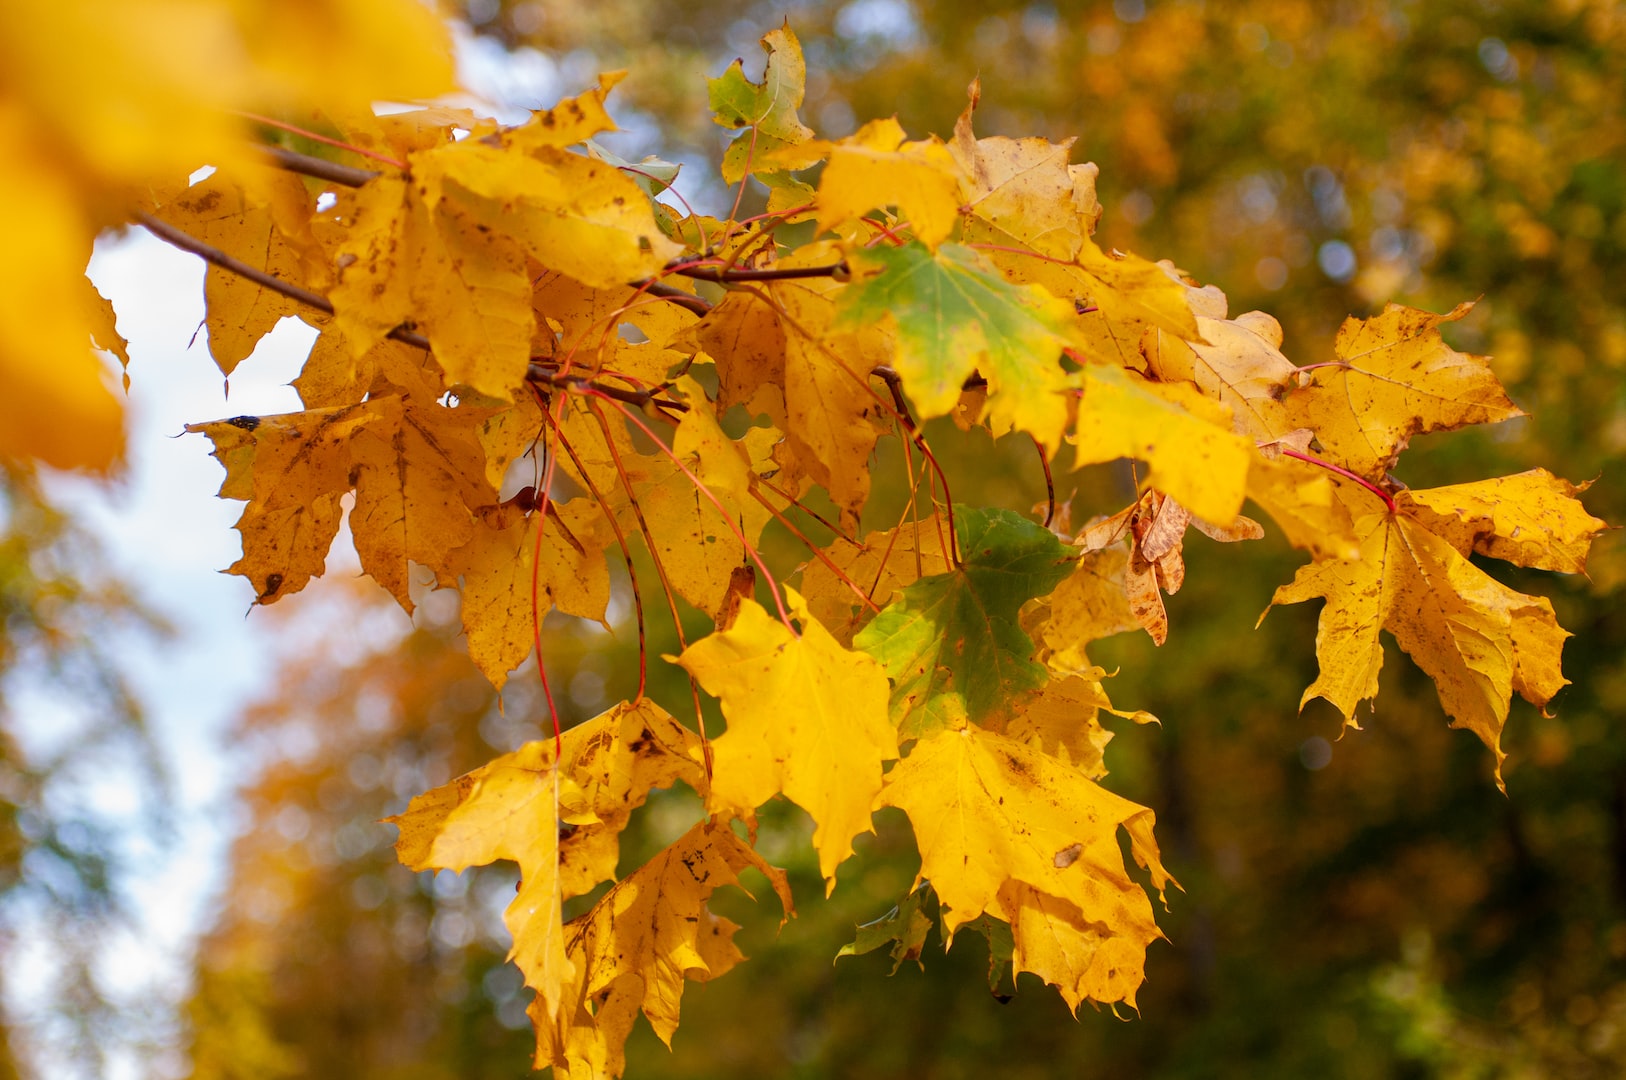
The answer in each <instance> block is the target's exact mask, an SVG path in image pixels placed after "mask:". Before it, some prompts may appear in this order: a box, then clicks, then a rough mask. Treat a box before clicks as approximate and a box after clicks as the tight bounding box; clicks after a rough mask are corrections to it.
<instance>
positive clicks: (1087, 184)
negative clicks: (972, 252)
mask: <svg viewBox="0 0 1626 1080" xmlns="http://www.w3.org/2000/svg"><path fill="white" fill-rule="evenodd" d="M970 97H971V100H970V102H969V103H968V104H967V105H966V108H965V111H964V112H963V113H961V114H960V118H959V119H958V120H956V121H955V123H954V141H953V142H951V143H949V144H948V149H949V152H950V153H951V154H952V155H953V156H954V160H955V162H956V163H958V165H959V166H960V169H961V171H962V173H963V174H964V175H963V178H962V180H963V188H964V196H965V198H964V202H965V210H966V211H967V212H968V220H966V221H965V223H964V233H963V237H964V239H965V241H966V242H967V243H971V242H973V241H992V242H994V243H997V244H1001V245H1007V246H1010V245H1015V246H1019V247H1026V248H1030V249H1031V250H1033V251H1035V252H1038V253H1039V254H1041V255H1046V256H1050V257H1052V258H1060V259H1071V258H1072V257H1073V256H1074V255H1076V254H1077V253H1078V250H1079V247H1080V245H1081V244H1082V242H1083V240H1084V238H1085V237H1087V236H1089V235H1090V233H1091V232H1092V231H1093V230H1094V228H1095V219H1096V217H1097V216H1098V215H1099V213H1100V209H1101V207H1100V204H1099V203H1098V202H1096V200H1095V172H1096V170H1095V166H1093V165H1069V164H1068V163H1067V158H1068V155H1069V153H1070V152H1071V150H1072V146H1073V142H1074V140H1073V139H1064V140H1062V141H1061V142H1059V143H1053V142H1050V141H1049V140H1047V139H1037V138H1027V139H1009V138H1005V137H1003V136H995V137H993V138H986V139H978V138H977V137H976V135H975V133H974V132H973V131H972V127H971V118H972V114H973V113H975V111H976V108H977V104H978V102H979V101H980V100H981V97H982V87H981V84H980V82H973V83H972V84H971V87H970Z"/></svg>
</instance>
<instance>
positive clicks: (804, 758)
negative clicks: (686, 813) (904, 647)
mask: <svg viewBox="0 0 1626 1080" xmlns="http://www.w3.org/2000/svg"><path fill="white" fill-rule="evenodd" d="M786 592H787V598H788V603H787V607H788V608H789V609H790V612H791V615H792V617H793V618H795V619H796V620H797V621H798V622H799V623H800V624H801V628H802V633H801V636H800V637H797V636H795V635H794V634H792V633H791V632H790V630H789V629H788V628H786V627H785V626H784V625H783V624H782V623H780V622H779V621H778V620H777V619H775V618H773V617H772V616H770V615H769V614H768V613H767V612H766V611H764V610H763V609H762V607H761V606H760V605H759V604H757V603H756V602H755V601H752V600H747V601H745V602H744V603H742V604H741V606H740V612H739V617H738V619H737V620H736V621H735V623H734V625H733V627H732V628H730V629H728V630H723V631H719V632H717V633H714V634H712V635H710V636H709V637H706V638H702V639H701V640H700V641H697V642H695V643H694V644H693V645H690V646H689V647H688V648H687V649H685V650H684V652H683V655H682V656H680V657H677V658H676V659H677V662H678V663H680V664H682V665H683V667H684V668H686V669H687V670H688V671H689V673H690V674H691V675H693V676H694V677H695V678H696V679H697V680H698V681H699V683H700V685H701V686H702V687H704V688H705V690H706V692H707V693H708V694H711V695H713V696H714V697H716V698H718V699H719V700H720V701H721V702H722V706H723V716H724V717H726V718H727V720H728V731H727V732H725V733H724V734H722V735H721V736H719V737H718V738H717V739H715V740H714V741H713V742H712V752H713V757H714V761H715V768H714V772H713V775H712V788H711V803H710V805H711V808H712V810H713V811H729V812H736V813H740V814H750V813H752V812H753V811H755V810H756V808H757V807H758V806H761V805H762V804H763V803H765V802H767V801H768V800H769V799H771V798H773V797H774V796H775V795H777V794H779V793H781V792H783V793H784V794H785V796H786V797H787V798H789V799H791V800H792V801H793V802H795V803H796V804H797V805H798V806H800V807H802V809H804V810H806V811H807V812H808V813H809V814H810V815H811V816H812V818H813V821H814V824H815V829H814V832H813V846H814V847H815V848H816V849H818V853H819V871H820V872H821V873H822V874H823V875H824V879H825V883H826V891H827V892H829V891H833V890H834V889H835V885H836V867H838V866H839V865H841V863H842V862H843V861H844V860H845V859H846V858H847V856H848V855H850V854H852V839H853V837H854V836H856V835H858V834H859V833H861V832H869V831H871V827H870V804H871V803H872V802H873V800H874V798H875V793H876V792H878V791H880V790H881V763H882V762H884V761H890V760H892V759H893V758H895V757H897V753H898V737H897V731H896V730H895V729H894V728H893V726H892V722H891V720H890V719H889V718H888V715H887V696H888V687H887V681H886V674H885V673H884V672H883V671H882V669H881V665H880V664H878V663H876V662H875V661H874V660H873V659H871V658H870V657H869V656H867V655H865V654H864V653H861V652H852V651H850V650H848V649H844V648H842V647H841V645H839V644H838V643H837V642H836V641H835V639H834V638H832V637H830V634H829V632H828V631H826V630H825V629H824V627H823V626H821V625H819V622H818V620H817V619H815V618H813V616H812V615H811V614H810V613H809V612H808V610H807V605H806V604H805V603H804V602H803V601H802V598H801V597H800V596H798V595H797V594H796V593H795V592H792V591H790V590H787V591H786Z"/></svg>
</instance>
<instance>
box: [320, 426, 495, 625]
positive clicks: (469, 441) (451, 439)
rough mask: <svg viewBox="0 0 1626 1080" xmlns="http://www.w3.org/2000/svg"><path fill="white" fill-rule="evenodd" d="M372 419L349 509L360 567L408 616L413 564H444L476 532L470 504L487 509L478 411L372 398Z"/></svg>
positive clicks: (356, 451)
mask: <svg viewBox="0 0 1626 1080" xmlns="http://www.w3.org/2000/svg"><path fill="white" fill-rule="evenodd" d="M365 407H366V408H367V410H368V411H369V413H370V414H371V416H370V422H369V423H368V424H367V425H366V426H364V427H362V428H360V429H359V430H358V431H357V433H356V435H355V437H354V438H353V439H352V440H351V454H350V457H351V469H352V471H353V473H354V476H355V480H354V483H355V486H356V506H355V509H354V510H352V511H351V512H350V531H351V533H352V534H353V535H354V537H355V542H356V554H357V555H358V556H360V557H361V568H362V569H363V570H364V571H366V573H367V575H368V576H369V577H371V578H372V579H373V580H374V581H376V582H378V583H379V584H380V585H382V586H384V588H385V589H387V590H388V591H389V593H390V595H392V596H394V597H395V599H396V600H397V601H398V602H399V603H400V605H401V606H402V607H403V608H405V609H406V611H407V612H408V613H409V614H410V613H411V611H412V607H413V604H412V599H411V596H410V580H409V574H408V563H411V562H417V563H422V564H423V565H425V566H432V567H434V566H441V565H444V563H445V562H446V557H447V556H448V555H449V554H450V553H451V552H453V551H455V550H457V549H458V548H460V547H462V546H463V545H465V544H467V543H468V542H469V540H470V539H472V538H473V535H474V520H473V512H472V510H471V507H475V506H483V505H489V504H490V503H492V502H494V501H495V495H496V492H494V491H492V490H491V489H490V488H489V487H488V486H487V485H486V479H485V460H484V458H483V456H482V455H481V452H480V445H479V442H478V440H476V438H475V437H474V430H473V426H474V425H475V424H477V423H478V422H479V417H478V416H474V415H471V414H473V413H474V411H475V410H473V409H468V408H463V409H450V408H446V407H445V406H442V405H436V404H429V405H427V406H424V405H420V404H419V403H417V402H414V401H413V400H412V399H410V398H401V397H393V396H386V397H379V398H370V399H368V401H367V403H366V406H365Z"/></svg>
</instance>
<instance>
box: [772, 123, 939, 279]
mask: <svg viewBox="0 0 1626 1080" xmlns="http://www.w3.org/2000/svg"><path fill="white" fill-rule="evenodd" d="M907 138H908V136H907V135H905V134H904V131H903V128H902V127H901V126H900V125H899V124H898V121H897V119H896V118H895V117H892V118H888V119H885V120H872V121H870V122H869V123H867V124H865V125H864V126H863V127H861V128H859V129H858V131H857V132H856V133H855V134H852V135H849V136H848V137H847V138H845V139H842V140H840V141H838V142H833V143H820V142H812V143H807V144H806V145H805V146H803V147H800V148H798V153H803V152H805V151H806V150H808V149H814V148H816V149H817V150H819V151H821V152H824V153H827V154H828V155H829V158H830V162H829V164H828V165H826V166H825V168H824V173H823V175H822V176H820V178H819V193H818V199H817V205H818V208H819V227H820V228H823V229H830V230H836V229H838V228H839V227H840V226H842V225H845V224H847V223H848V222H850V221H852V220H853V219H855V218H859V217H862V216H864V215H865V214H867V213H869V212H870V211H871V210H875V209H879V208H882V207H887V206H895V207H897V208H898V215H899V216H900V217H901V218H903V219H904V220H906V221H908V222H909V225H910V228H911V230H912V231H913V232H914V235H915V236H916V237H917V238H918V239H919V240H920V242H921V243H922V244H925V245H926V246H927V247H929V248H935V247H937V245H938V244H940V243H942V242H943V241H944V240H946V239H948V235H949V233H951V232H953V231H954V222H955V219H956V218H957V217H958V215H959V212H960V181H959V176H958V170H957V169H956V167H955V163H954V157H953V156H952V155H951V154H950V153H949V152H948V148H947V147H945V146H944V145H943V144H942V143H941V142H939V141H937V140H936V139H926V140H922V141H920V142H905V140H906V139H907Z"/></svg>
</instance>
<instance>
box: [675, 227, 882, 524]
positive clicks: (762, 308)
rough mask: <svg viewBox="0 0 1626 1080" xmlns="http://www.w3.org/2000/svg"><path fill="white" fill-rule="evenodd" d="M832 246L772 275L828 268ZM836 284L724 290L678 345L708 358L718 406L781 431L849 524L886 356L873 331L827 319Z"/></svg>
mask: <svg viewBox="0 0 1626 1080" xmlns="http://www.w3.org/2000/svg"><path fill="white" fill-rule="evenodd" d="M840 258H841V254H840V250H839V249H838V248H836V247H835V246H834V245H831V244H824V243H817V244H812V245H809V246H808V247H806V248H803V249H802V250H800V251H798V252H796V253H795V254H794V255H793V256H790V257H788V258H785V259H782V260H780V261H779V263H778V264H777V266H778V268H780V269H797V268H801V267H818V266H831V265H833V264H835V263H837V262H839V261H840ZM842 290H843V286H840V285H838V284H836V283H835V282H833V281H831V280H829V279H828V278H812V279H807V280H801V281H778V282H773V283H772V284H771V285H770V286H769V287H768V288H767V289H766V290H764V292H763V293H762V294H758V293H756V292H749V293H747V292H738V293H732V294H730V295H729V296H728V297H726V298H725V299H724V301H723V303H721V304H719V305H718V306H717V307H716V308H715V309H713V310H712V311H711V312H710V313H708V314H707V315H706V317H705V319H703V320H702V321H701V322H700V323H699V324H698V325H697V326H696V327H695V328H694V329H693V331H692V332H691V334H690V336H688V337H687V338H686V340H692V341H694V342H695V343H696V344H697V345H698V346H699V347H700V348H702V349H704V350H705V352H706V353H707V354H708V355H709V356H710V357H711V358H712V360H713V362H714V364H715V365H716V368H717V374H718V382H719V384H720V389H719V396H718V406H719V408H727V407H728V406H731V405H734V404H744V405H746V406H747V407H749V408H750V409H751V411H752V412H754V413H765V414H767V415H768V416H770V417H771V418H772V419H773V421H774V423H775V424H776V425H779V426H780V427H782V428H783V430H784V432H785V435H786V437H787V441H788V444H789V445H788V447H787V449H788V450H789V452H790V453H791V454H792V455H793V456H794V458H795V460H796V463H797V465H798V467H799V468H800V469H801V471H803V472H804V473H805V474H806V475H807V476H808V477H809V478H811V479H812V480H813V481H814V482H816V483H818V484H819V485H820V486H822V487H823V488H824V489H825V490H826V491H827V492H828V493H829V495H830V498H831V499H832V500H833V501H834V502H835V503H836V505H837V506H838V507H839V508H840V509H841V513H842V518H843V520H844V521H845V522H846V523H847V524H848V525H849V526H853V525H856V523H857V518H858V511H859V509H860V508H861V507H862V506H863V505H864V502H865V500H866V499H868V497H869V487H870V469H869V457H870V454H871V452H872V451H873V450H874V449H875V443H876V441H877V440H878V439H879V437H880V433H881V428H880V427H879V426H878V423H879V420H880V418H881V417H884V416H885V415H886V410H885V409H884V408H883V406H882V405H881V403H880V400H879V399H878V398H877V397H876V395H875V393H874V392H873V391H872V390H871V389H870V388H869V386H868V382H867V380H868V377H869V373H870V371H871V370H873V369H874V368H875V367H876V366H878V365H882V364H886V363H889V362H890V361H891V359H892V355H893V348H894V346H893V341H892V334H891V332H890V331H889V330H888V329H885V328H883V327H881V326H879V325H875V324H866V325H858V326H852V327H848V328H845V329H844V328H843V327H841V326H840V325H838V324H837V323H836V322H835V319H836V312H837V304H838V302H839V297H840V296H841V295H842Z"/></svg>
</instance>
